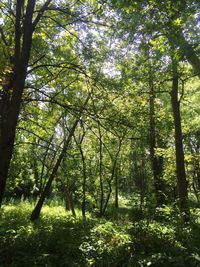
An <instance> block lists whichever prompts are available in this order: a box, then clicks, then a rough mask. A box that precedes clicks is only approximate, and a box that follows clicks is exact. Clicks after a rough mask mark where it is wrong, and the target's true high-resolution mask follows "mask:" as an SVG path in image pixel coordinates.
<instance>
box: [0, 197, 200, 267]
mask: <svg viewBox="0 0 200 267" xmlns="http://www.w3.org/2000/svg"><path fill="white" fill-rule="evenodd" d="M33 207H34V203H31V202H30V203H29V202H13V203H12V204H5V205H4V206H3V207H2V209H1V212H0V266H1V267H34V266H37V267H40V266H41V267H42V266H44V267H68V266H69V267H75V266H76V267H87V266H88V267H89V266H94V267H111V266H112V267H118V266H119V267H123V266H124V267H125V266H127V267H137V266H139V267H140V266H153V267H157V266H158V267H162V266H166V267H167V266H178V267H183V266H187V267H188V266H189V267H190V266H191V267H194V266H197V267H198V266H200V256H199V255H200V224H199V222H198V221H197V219H196V221H195V220H193V221H194V222H193V223H192V224H191V225H190V226H184V225H181V223H180V222H179V221H178V219H177V218H176V217H173V216H174V215H173V214H172V210H171V209H170V208H169V207H165V208H163V209H160V210H158V211H157V214H156V216H155V218H157V220H156V219H155V218H149V217H146V218H145V217H143V218H141V215H140V216H139V218H137V209H131V208H130V207H129V206H127V207H126V206H124V207H122V208H120V209H118V210H117V209H114V208H113V207H109V209H108V212H107V214H106V218H97V217H94V215H93V216H92V215H91V214H89V213H88V214H87V218H86V220H83V219H82V217H81V212H80V210H76V214H77V217H76V218H73V217H72V216H71V213H70V212H66V211H65V209H64V207H63V205H62V203H61V202H59V201H57V202H55V201H54V202H49V203H48V205H47V204H46V205H45V206H44V208H43V209H42V214H41V217H40V219H38V220H37V221H36V222H34V223H33V222H31V221H30V219H29V218H30V214H31V211H32V209H33ZM193 213H194V214H193V217H194V218H197V214H198V211H195V212H193ZM145 216H146V215H145Z"/></svg>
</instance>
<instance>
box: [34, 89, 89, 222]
mask: <svg viewBox="0 0 200 267" xmlns="http://www.w3.org/2000/svg"><path fill="white" fill-rule="evenodd" d="M89 99H90V94H89V95H88V97H87V99H86V101H85V103H84V105H83V107H82V108H81V110H80V112H79V115H78V117H77V119H76V120H75V122H74V124H73V126H72V128H71V130H70V132H69V135H68V137H67V140H66V141H65V143H64V145H63V148H62V151H61V152H60V155H59V157H58V159H57V161H56V164H55V166H54V168H53V170H52V173H51V175H50V177H49V179H48V181H47V183H46V186H45V187H44V189H43V191H42V193H41V196H40V198H39V200H38V202H37V204H36V206H35V208H34V209H33V211H32V214H31V220H32V221H34V220H36V219H38V218H39V216H40V212H41V209H42V206H43V204H44V201H45V199H46V197H47V195H48V193H49V191H50V188H51V185H52V182H53V180H54V178H55V176H56V174H57V171H58V168H59V167H60V164H61V162H62V160H63V158H64V156H65V155H66V152H67V149H68V147H69V144H70V141H71V138H72V136H73V135H74V132H75V130H76V126H77V124H78V122H79V120H80V117H81V114H82V112H83V110H84V108H85V107H86V105H87V103H88V101H89Z"/></svg>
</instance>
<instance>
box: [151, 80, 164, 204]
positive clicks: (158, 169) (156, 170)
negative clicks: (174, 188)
mask: <svg viewBox="0 0 200 267" xmlns="http://www.w3.org/2000/svg"><path fill="white" fill-rule="evenodd" d="M149 86H150V99H149V111H150V112H149V114H150V135H149V144H150V157H151V164H152V170H153V178H154V189H155V197H156V206H160V205H162V204H164V203H165V198H164V194H163V192H162V191H163V185H162V180H161V177H162V171H163V159H162V157H161V156H157V155H156V154H155V150H156V122H155V104H154V101H155V91H154V84H153V81H152V79H150V82H149Z"/></svg>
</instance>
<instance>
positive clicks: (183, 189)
mask: <svg viewBox="0 0 200 267" xmlns="http://www.w3.org/2000/svg"><path fill="white" fill-rule="evenodd" d="M171 102H172V109H173V117H174V128H175V147H176V174H177V187H178V198H179V207H180V212H181V215H182V216H183V219H184V222H188V221H189V219H190V210H189V206H188V182H187V179H186V173H185V161H184V151H183V142H182V139H183V136H182V128H181V115H180V101H179V100H178V71H177V63H175V62H173V82H172V91H171Z"/></svg>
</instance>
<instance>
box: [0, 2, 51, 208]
mask: <svg viewBox="0 0 200 267" xmlns="http://www.w3.org/2000/svg"><path fill="white" fill-rule="evenodd" d="M35 2H36V0H28V2H27V6H26V14H25V16H23V14H21V11H22V8H23V5H24V1H23V0H17V1H16V15H15V44H14V45H15V49H14V67H13V73H12V75H11V77H10V79H9V80H8V83H7V85H6V86H4V88H3V92H2V96H1V110H0V121H1V122H0V206H1V204H2V201H3V196H4V192H5V187H6V181H7V177H8V170H9V166H10V162H11V158H12V154H13V146H14V141H15V133H16V127H17V122H18V117H19V112H20V105H21V102H22V95H23V92H24V86H25V80H26V76H27V68H28V62H29V58H30V51H31V45H32V34H33V31H34V29H35V27H36V25H37V23H38V22H39V20H40V18H41V16H42V14H43V13H44V11H45V8H47V6H48V3H49V2H50V0H48V1H47V2H46V3H45V5H44V6H45V8H44V7H43V9H41V12H40V13H39V14H38V16H37V17H36V18H37V20H35V21H34V22H32V19H33V13H34V8H35ZM22 23H23V27H22V26H21V24H22Z"/></svg>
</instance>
